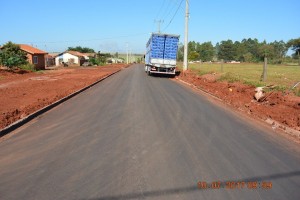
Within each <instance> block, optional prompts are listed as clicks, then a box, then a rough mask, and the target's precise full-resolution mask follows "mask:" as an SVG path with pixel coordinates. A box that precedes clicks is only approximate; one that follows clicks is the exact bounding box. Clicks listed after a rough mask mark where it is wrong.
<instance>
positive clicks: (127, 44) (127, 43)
mask: <svg viewBox="0 0 300 200" xmlns="http://www.w3.org/2000/svg"><path fill="white" fill-rule="evenodd" d="M126 48H127V64H128V42H127V43H126Z"/></svg>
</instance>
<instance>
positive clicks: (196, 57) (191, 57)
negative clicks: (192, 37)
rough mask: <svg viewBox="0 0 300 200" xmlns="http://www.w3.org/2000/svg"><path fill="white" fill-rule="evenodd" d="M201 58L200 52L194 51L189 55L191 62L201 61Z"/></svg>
mask: <svg viewBox="0 0 300 200" xmlns="http://www.w3.org/2000/svg"><path fill="white" fill-rule="evenodd" d="M199 56H200V55H199V53H198V52H196V51H192V52H190V53H189V55H188V60H190V61H195V60H198V59H199Z"/></svg>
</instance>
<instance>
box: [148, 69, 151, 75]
mask: <svg viewBox="0 0 300 200" xmlns="http://www.w3.org/2000/svg"><path fill="white" fill-rule="evenodd" d="M147 74H148V76H151V72H150V68H149V67H148V68H147Z"/></svg>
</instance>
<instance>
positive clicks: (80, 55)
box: [66, 51, 85, 57]
mask: <svg viewBox="0 0 300 200" xmlns="http://www.w3.org/2000/svg"><path fill="white" fill-rule="evenodd" d="M66 52H67V53H69V54H72V55H74V56H79V57H84V56H85V55H84V54H83V53H80V52H78V51H66Z"/></svg>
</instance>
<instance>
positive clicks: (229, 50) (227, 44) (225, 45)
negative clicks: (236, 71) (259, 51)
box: [218, 40, 236, 61]
mask: <svg viewBox="0 0 300 200" xmlns="http://www.w3.org/2000/svg"><path fill="white" fill-rule="evenodd" d="M218 48H219V51H218V58H219V59H224V60H228V61H229V60H235V57H236V49H235V47H234V44H233V42H232V40H227V41H221V43H220V44H219V47H218Z"/></svg>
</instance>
